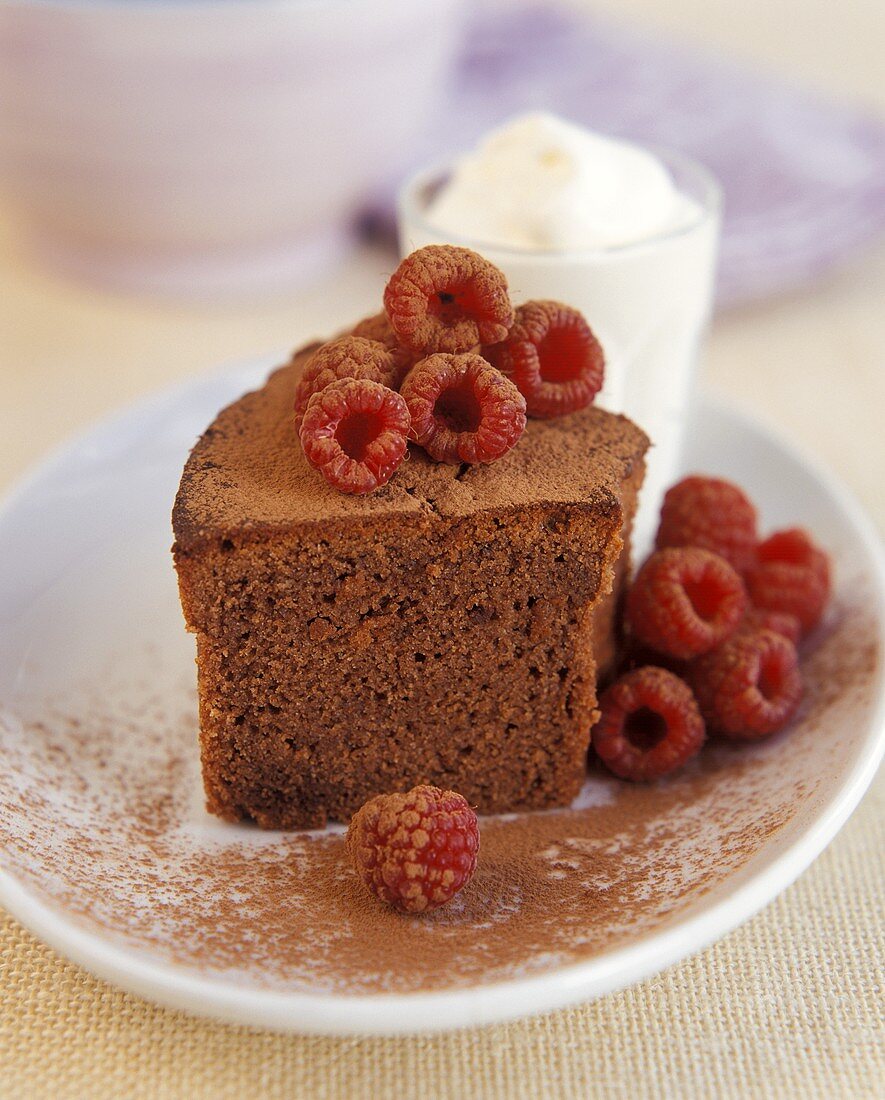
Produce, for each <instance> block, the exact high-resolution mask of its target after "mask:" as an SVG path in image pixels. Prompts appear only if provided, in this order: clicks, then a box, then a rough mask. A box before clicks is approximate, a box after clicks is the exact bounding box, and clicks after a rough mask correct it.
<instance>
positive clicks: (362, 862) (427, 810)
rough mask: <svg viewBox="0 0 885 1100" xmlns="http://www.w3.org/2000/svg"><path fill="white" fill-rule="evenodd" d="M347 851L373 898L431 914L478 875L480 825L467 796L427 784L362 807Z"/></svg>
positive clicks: (350, 832)
mask: <svg viewBox="0 0 885 1100" xmlns="http://www.w3.org/2000/svg"><path fill="white" fill-rule="evenodd" d="M347 851H348V854H349V855H350V859H351V862H352V863H353V866H354V868H355V870H356V873H357V874H358V875H359V876H360V878H361V879H362V880H363V882H364V883H365V885H366V886H367V887H368V888H369V889H370V890H371V891H372V893H373V894H375V895H376V896H377V897H379V898H380V899H381V900H382V901H386V902H387V903H388V904H389V905H392V906H394V908H396V909H401V910H402V911H403V912H405V913H425V912H427V911H428V910H430V909H436V908H438V906H440V905H445V903H446V902H447V901H451V899H452V898H453V897H454V896H455V894H457V893H458V891H459V890H461V889H463V887H465V886H466V885H467V883H468V882H469V881H470V880H471V878H472V877H473V872H474V871H475V870H476V855H477V852H478V851H479V825H478V823H477V820H476V814H475V813H474V812H473V810H472V809H471V808H470V806H469V805H468V803H467V801H466V799H465V798H463V796H462V795H460V794H456V793H455V791H441V790H440V789H439V787H428V786H424V785H422V786H418V787H413V788H412V790H410V791H409V792H408V794H381V795H378V797H377V798H373V799H371V800H370V801H369V802H367V803H366V804H365V805H364V806H362V807H361V808H360V809H359V810H358V811H357V813H356V814H355V815H354V817H353V819H352V820H351V822H350V827H349V828H348V830H347Z"/></svg>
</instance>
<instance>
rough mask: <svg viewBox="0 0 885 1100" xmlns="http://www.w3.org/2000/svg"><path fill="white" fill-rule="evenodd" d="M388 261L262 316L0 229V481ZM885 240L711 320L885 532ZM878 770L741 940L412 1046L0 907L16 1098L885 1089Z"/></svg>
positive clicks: (365, 303)
mask: <svg viewBox="0 0 885 1100" xmlns="http://www.w3.org/2000/svg"><path fill="white" fill-rule="evenodd" d="M387 265H388V261H387V259H386V258H385V257H382V256H379V255H376V254H371V253H367V254H364V255H361V256H359V257H356V258H355V259H354V262H353V263H352V264H351V265H350V266H349V267H348V269H347V272H346V273H345V274H343V275H340V276H339V277H337V278H336V279H335V280H334V283H332V282H330V281H329V280H328V279H327V280H322V279H321V280H318V282H317V283H316V285H315V286H314V288H313V289H312V290H311V291H308V292H304V293H302V294H299V295H298V296H297V297H294V298H289V299H281V300H279V301H276V302H270V303H267V302H265V303H263V304H261V305H257V306H252V307H249V306H244V305H239V306H227V307H224V308H220V307H214V308H212V307H198V306H183V305H180V304H176V305H171V304H170V305H167V306H163V305H159V304H144V303H139V302H137V301H134V300H126V299H121V298H115V297H112V296H107V295H103V294H101V293H99V292H97V291H92V290H89V289H85V288H80V287H73V286H70V285H68V284H65V283H63V282H61V281H57V280H55V279H53V278H51V277H50V276H47V275H43V274H40V273H38V272H37V271H36V270H35V269H33V268H32V267H31V266H30V265H29V264H28V262H27V261H26V260H24V259H23V258H22V257H21V256H19V255H18V253H17V252H16V250H15V248H14V245H13V243H12V240H11V235H10V233H9V232H8V227H5V226H4V224H3V222H2V216H0V378H2V393H3V399H2V402H0V490H2V489H5V488H6V487H7V485H8V484H9V483H11V481H12V480H13V479H14V477H15V476H16V475H18V474H19V473H20V472H21V471H22V470H23V469H24V468H25V467H26V466H27V465H28V464H29V463H30V462H31V461H33V460H34V459H36V458H37V457H38V456H40V455H41V454H42V453H44V452H45V451H46V450H47V448H49V447H50V446H52V445H53V444H54V443H56V442H57V441H59V440H60V439H61V438H62V437H63V436H64V435H66V434H67V433H69V432H70V431H72V430H74V429H76V428H78V427H80V426H82V425H85V424H86V423H88V422H89V421H90V420H92V419H93V418H94V417H96V416H98V415H100V414H102V413H103V412H105V411H109V410H110V409H112V408H114V407H117V406H119V405H121V404H123V403H125V402H127V401H130V400H132V399H134V398H136V397H137V396H139V395H141V394H143V393H146V392H148V391H150V390H152V389H155V388H157V387H159V386H161V385H163V384H165V383H167V382H170V381H174V380H176V379H179V378H182V377H185V376H187V375H191V374H194V373H196V372H200V371H204V370H209V369H211V368H212V367H213V366H214V365H215V364H217V363H218V362H221V361H224V360H229V359H236V358H238V357H243V356H246V355H249V354H252V353H255V352H258V351H265V350H268V349H271V348H279V347H286V346H288V345H292V344H295V343H297V342H299V341H300V340H301V339H302V338H305V337H307V336H310V335H312V334H314V333H322V332H328V331H332V330H334V329H335V328H336V326H339V325H340V324H341V323H342V322H343V321H346V320H348V319H351V318H352V317H353V316H356V315H358V314H360V313H368V312H370V311H371V310H373V309H374V308H376V306H375V302H376V300H377V296H378V288H379V285H380V279H381V276H382V272H383V271H384V270H385V269H386V267H387ZM883 302H885V247H880V248H879V249H878V250H874V251H872V252H871V253H870V254H869V255H868V256H866V257H865V258H863V259H862V260H859V261H858V262H857V264H856V265H855V266H854V267H853V268H852V269H851V270H848V271H845V272H843V273H841V274H839V275H838V276H835V277H832V278H830V279H828V280H827V281H826V282H825V283H823V284H822V285H821V286H820V287H819V288H818V289H817V290H815V291H813V292H811V293H807V294H804V295H803V296H801V297H797V298H796V299H793V300H785V301H780V302H775V303H772V304H769V305H767V306H763V307H759V308H756V309H754V310H752V311H750V312H744V313H741V314H739V315H733V316H730V317H726V318H723V319H721V320H720V321H719V322H717V324H716V326H715V328H714V332H713V336H712V339H711V343H710V347H709V351H708V354H707V357H706V363H705V368H704V374H705V380H706V382H707V383H708V384H709V385H711V386H712V387H714V388H715V389H716V390H717V391H719V392H720V393H723V394H725V395H726V396H727V397H729V398H730V399H732V400H733V401H734V402H736V403H737V404H740V405H742V406H744V407H746V408H750V409H752V410H754V411H757V412H759V413H761V414H762V415H763V416H765V417H766V418H767V419H768V420H769V421H772V422H774V423H776V424H777V425H778V426H779V428H780V430H781V431H782V432H783V434H785V435H786V436H787V437H789V438H792V439H795V440H797V441H798V442H800V443H802V444H804V445H805V446H807V447H809V448H810V449H812V450H814V451H815V452H816V453H817V454H818V456H819V457H820V458H821V459H823V460H824V461H825V462H827V463H828V464H829V465H830V466H831V467H832V468H833V469H834V470H835V472H836V473H837V474H838V475H840V476H841V477H842V479H843V480H844V481H845V482H847V483H848V485H849V486H850V487H851V488H852V489H853V491H854V492H855V493H856V494H857V495H858V496H859V497H860V499H861V500H862V502H863V503H864V504H865V506H866V507H867V509H868V510H869V511H870V513H871V514H872V515H873V517H874V519H875V520H876V521H877V523H878V525H879V527H880V530H882V529H885V492H883V490H882V474H883V471H885V441H883V435H882V431H881V409H882V408H883V407H885V369H883V368H885V316H883V312H885V311H883V308H882V303H883ZM883 810H885V778H883V777H881V776H880V778H879V779H878V781H877V784H876V785H875V786H874V788H873V790H872V791H871V793H870V794H869V795H868V796H867V798H866V799H865V801H864V802H863V804H862V805H861V807H860V809H859V810H858V811H857V813H856V814H855V816H854V817H853V819H852V820H851V821H850V822H849V824H848V826H847V827H846V828H845V830H844V831H843V833H842V834H841V835H840V836H839V837H838V839H837V840H836V841H835V842H834V843H833V844H832V846H831V847H830V848H829V850H828V851H827V852H826V853H825V854H824V855H823V856H822V857H821V858H820V859H819V860H818V861H817V863H816V864H815V865H814V866H813V867H812V868H811V870H809V871H808V872H807V873H806V874H805V875H803V876H802V877H801V879H800V880H799V881H798V882H797V883H796V884H795V885H794V886H792V887H791V888H790V889H789V890H787V891H786V892H785V893H784V894H783V895H782V896H781V897H780V898H779V899H778V900H777V901H776V902H774V903H773V904H772V905H770V906H769V907H768V908H767V909H766V910H765V911H763V912H762V913H761V914H759V915H758V916H757V917H756V918H755V919H753V920H752V921H750V922H749V923H748V924H747V925H745V926H744V927H743V928H741V929H739V930H738V931H736V932H734V933H732V934H731V935H730V936H728V937H727V938H726V939H724V940H723V941H721V942H720V943H718V944H716V945H715V946H713V947H711V948H710V949H708V950H706V951H704V952H702V953H701V954H699V955H698V956H696V957H694V958H691V959H689V960H687V961H686V962H684V963H682V964H681V965H678V966H675V967H673V968H671V969H670V970H669V971H667V972H666V973H664V974H663V975H660V976H659V977H657V978H654V979H652V980H650V981H647V982H645V983H642V984H640V985H638V986H635V987H634V988H631V989H629V990H626V991H624V992H622V993H618V994H614V995H611V996H609V997H606V998H603V999H602V1000H600V1001H597V1002H596V1003H594V1004H591V1005H588V1006H585V1007H581V1008H576V1009H571V1010H567V1011H562V1012H558V1013H554V1014H552V1015H548V1016H546V1017H543V1018H537V1019H531V1020H527V1021H523V1022H518V1023H513V1024H509V1025H505V1026H500V1027H494V1028H488V1029H485V1030H479V1031H470V1032H463V1033H457V1034H450V1035H444V1036H441V1037H435V1038H410V1039H391V1040H377V1039H342V1040H335V1039H319V1038H299V1037H292V1036H278V1035H273V1034H269V1033H259V1032H250V1031H247V1030H244V1029H238V1028H231V1027H226V1026H223V1025H219V1024H213V1023H207V1022H204V1021H201V1020H196V1019H191V1018H188V1017H185V1016H182V1015H180V1014H178V1013H173V1012H168V1011H165V1010H163V1009H159V1008H156V1007H153V1006H151V1005H149V1004H147V1003H145V1002H144V1001H141V1000H139V999H138V998H136V997H132V996H129V995H127V994H124V993H120V992H118V991H116V990H114V989H112V988H110V987H109V986H107V985H105V984H103V983H102V982H100V981H97V980H96V979H94V978H92V977H90V976H89V975H88V974H86V973H84V972H83V971H81V970H80V969H78V968H77V967H75V966H72V965H70V964H68V963H66V962H64V961H63V960H61V959H60V958H59V957H58V956H57V955H55V954H54V953H53V952H52V951H51V950H49V949H47V948H45V947H43V946H41V945H40V944H39V943H37V942H36V941H35V940H34V939H33V938H32V937H31V936H30V935H29V934H28V933H27V932H26V931H25V930H24V929H22V928H21V927H20V926H19V925H18V924H17V923H16V922H15V921H13V920H12V919H11V918H8V917H6V916H4V915H3V914H2V913H0V1097H4V1098H5V1097H7V1096H8V1097H14V1096H22V1097H44V1096H45V1097H52V1098H53V1100H61V1098H64V1097H77V1098H82V1097H89V1098H93V1097H95V1098H100V1097H114V1098H118V1097H141V1096H144V1097H157V1096H162V1097H166V1096H169V1097H187V1098H189V1100H192V1098H201V1097H210V1098H220V1097H227V1096H231V1097H233V1096H249V1097H262V1098H263V1097H311V1098H315V1100H322V1098H325V1097H363V1096H367V1097H368V1096H372V1097H379V1098H380V1097H386V1096H390V1097H398V1098H409V1097H427V1096H433V1097H436V1098H439V1100H444V1098H445V1097H471V1098H472V1097H572V1096H581V1097H583V1096H589V1095H604V1096H611V1097H622V1096H623V1097H631V1098H633V1097H636V1098H639V1097H645V1096H649V1097H651V1096H655V1097H662V1096H663V1097H679V1098H682V1097H754V1098H755V1097H768V1096H771V1097H789V1098H793V1097H817V1096H827V1097H852V1098H854V1097H873V1096H881V1095H882V1090H883V1082H885V995H883V959H885V925H883V920H882V913H883V910H885V855H883V853H885V828H883V824H882V822H883Z"/></svg>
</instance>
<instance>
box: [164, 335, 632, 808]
mask: <svg viewBox="0 0 885 1100" xmlns="http://www.w3.org/2000/svg"><path fill="white" fill-rule="evenodd" d="M306 355H307V352H305V353H302V354H301V355H299V356H297V357H296V358H295V359H294V360H293V362H292V363H291V364H289V365H288V366H286V367H284V368H282V369H280V370H278V371H277V372H276V373H274V374H273V375H272V376H271V378H270V379H269V381H268V382H267V384H266V385H265V386H264V387H263V388H262V389H260V390H258V391H256V392H254V393H249V394H246V395H245V396H244V397H242V398H241V399H240V400H239V401H237V402H236V403H235V404H233V405H231V406H230V407H228V408H227V409H225V410H224V411H223V412H222V413H221V414H220V415H219V416H218V418H217V419H216V420H215V422H214V423H213V424H212V425H211V427H210V428H209V429H208V430H207V431H206V433H205V434H204V435H203V436H202V438H201V439H200V440H199V442H198V443H197V445H196V447H195V448H194V450H193V452H192V454H191V456H190V458H189V460H188V462H187V465H186V467H185V470H184V474H183V477H182V480H181V486H180V489H179V492H178V497H177V499H176V502H175V510H174V515H173V526H174V530H175V546H174V555H175V564H176V567H177V570H178V576H179V583H180V590H181V600H182V605H183V608H184V614H185V617H186V620H187V625H188V628H189V629H190V630H192V631H193V632H195V633H196V635H197V664H198V673H199V697H200V738H201V745H202V762H203V778H204V782H205V787H206V794H207V801H208V808H209V809H210V810H211V811H212V812H213V813H215V814H218V815H220V816H221V817H224V818H227V819H231V820H233V819H238V818H252V819H254V820H255V821H257V822H258V824H259V825H262V826H264V827H266V828H300V827H308V826H321V825H323V824H324V823H325V822H326V820H327V819H330V818H331V819H336V820H346V819H347V818H349V817H350V815H351V814H353V813H354V812H355V811H356V810H357V809H358V808H359V807H360V806H361V805H362V803H363V802H365V801H366V799H368V798H370V797H372V796H373V795H376V794H379V793H382V792H387V791H392V790H405V789H407V788H409V787H411V786H413V785H414V784H416V783H421V782H428V783H433V784H436V785H438V786H441V787H445V788H453V789H455V790H457V791H460V792H461V793H462V794H463V795H464V796H465V797H466V798H467V799H468V801H469V802H470V803H471V804H473V805H474V806H476V807H477V808H478V809H479V810H480V811H481V812H484V813H489V812H497V811H508V810H517V809H528V808H541V807H549V806H558V805H563V804H565V803H567V802H569V801H570V800H571V799H572V798H573V797H574V796H575V795H576V793H577V792H578V789H579V788H580V785H581V782H582V779H583V776H584V769H585V754H586V752H587V746H588V742H589V733H590V727H591V724H592V722H593V720H594V708H595V704H596V696H595V684H596V660H595V659H594V645H595V652H596V653H597V654H598V655H599V656H600V657H601V658H602V657H603V655H604V659H605V660H609V659H610V658H611V655H612V652H613V651H612V638H611V631H612V615H611V607H612V601H613V600H614V598H615V596H616V592H613V580H614V579H615V577H616V575H617V574H618V573H620V572H622V571H623V568H624V565H623V563H624V561H625V560H626V555H623V556H622V547H623V545H624V543H625V541H626V539H627V536H628V532H629V527H630V522H631V519H632V515H633V511H634V508H635V504H636V496H637V493H638V490H639V487H640V484H641V481H642V476H643V471H644V465H643V457H644V454H645V451H646V448H647V446H648V440H647V439H646V437H645V435H644V434H643V433H642V431H640V429H639V428H637V427H636V426H635V425H634V424H632V423H631V422H630V421H628V420H626V419H625V418H623V417H619V416H613V415H611V414H609V413H606V412H604V411H602V410H600V409H595V408H590V409H587V410H585V411H582V412H579V413H575V414H573V415H571V416H567V417H564V418H562V419H559V420H553V421H532V422H530V423H529V426H528V428H527V429H526V432H525V435H524V436H523V438H522V439H521V440H520V442H519V444H518V445H517V446H516V447H515V448H514V449H513V450H512V451H511V452H510V453H509V454H507V455H506V456H505V457H504V458H502V459H501V460H500V461H498V462H496V463H494V464H492V465H488V466H463V467H460V468H459V467H458V466H450V465H442V464H438V463H435V462H432V461H431V460H429V459H428V458H427V457H426V455H425V454H424V453H423V452H421V451H420V450H417V449H415V450H414V452H413V453H412V455H411V456H410V459H409V461H408V462H407V463H405V464H404V465H403V466H402V467H401V468H400V469H399V470H398V471H397V474H396V477H395V478H394V479H393V480H392V481H391V482H390V483H389V484H388V485H386V486H384V488H382V489H380V490H378V491H377V492H375V493H372V494H371V495H370V496H367V497H354V496H345V495H342V494H340V493H337V492H336V491H335V490H334V489H332V488H331V487H330V486H329V485H328V484H327V483H326V482H325V481H324V480H323V479H322V478H321V477H320V476H319V475H318V474H317V473H316V472H315V471H314V470H311V469H310V467H309V466H308V465H307V463H306V461H305V459H304V456H303V454H302V452H301V448H300V446H299V443H298V438H297V435H296V432H295V427H294V423H293V416H292V404H293V396H294V391H295V385H296V382H297V379H298V376H299V372H300V370H301V367H302V366H303V363H304V360H305V358H306ZM619 558H620V561H619ZM594 621H595V622H596V625H597V637H596V638H595V642H594V638H593V626H594Z"/></svg>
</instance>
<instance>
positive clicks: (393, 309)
mask: <svg viewBox="0 0 885 1100" xmlns="http://www.w3.org/2000/svg"><path fill="white" fill-rule="evenodd" d="M384 309H385V310H386V312H387V316H388V318H389V319H390V324H391V326H392V328H393V331H394V332H395V333H396V336H397V339H398V340H399V342H400V343H401V344H404V345H405V346H406V347H407V348H409V349H410V350H412V351H415V352H421V353H422V354H424V355H429V354H431V353H432V352H436V351H445V352H451V353H458V352H463V351H469V350H470V349H471V348H474V347H476V345H477V344H497V343H498V342H499V341H501V340H503V339H504V337H505V336H506V335H507V330H508V329H509V328H510V324H511V322H512V320H513V307H512V306H511V305H510V299H509V298H508V296H507V280H506V279H505V278H504V276H503V274H502V273H501V272H500V271H499V270H498V269H497V268H496V267H495V266H494V264H490V263H489V261H488V260H485V259H483V257H482V256H480V255H478V254H477V253H476V252H471V251H470V249H469V248H455V247H453V246H451V245H439V244H431V245H428V246H427V247H426V248H419V249H418V251H417V252H413V253H412V254H411V256H407V257H406V258H405V259H404V260H403V262H402V263H401V264H400V265H399V267H398V268H397V269H396V271H394V273H393V275H391V277H390V281H389V282H388V284H387V286H386V288H385V290H384Z"/></svg>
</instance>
